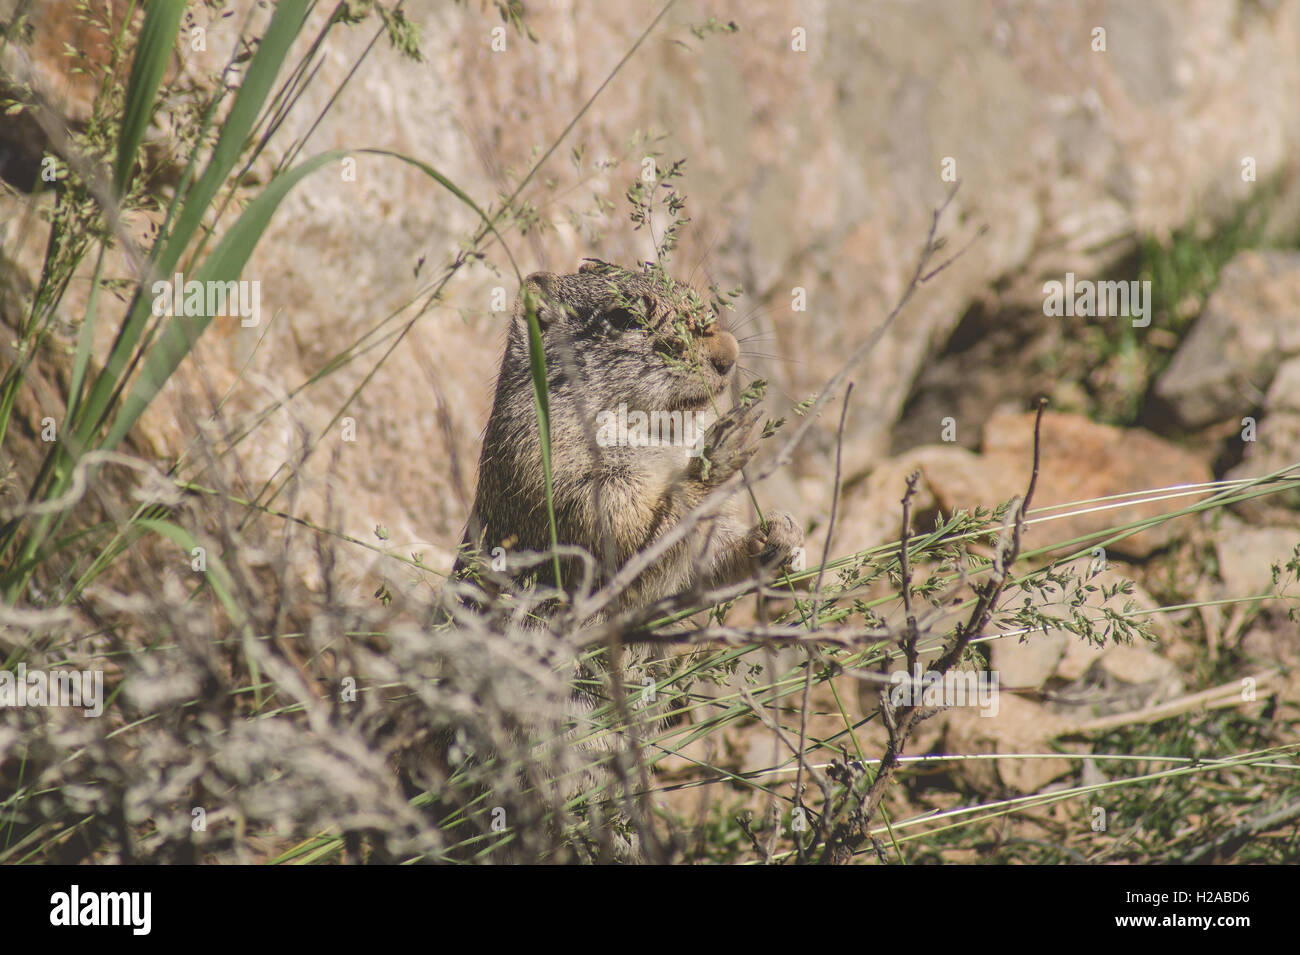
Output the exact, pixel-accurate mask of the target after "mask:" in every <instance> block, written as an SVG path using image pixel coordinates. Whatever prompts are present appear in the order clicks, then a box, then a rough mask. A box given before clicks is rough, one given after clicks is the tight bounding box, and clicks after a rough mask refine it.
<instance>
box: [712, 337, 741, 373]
mask: <svg viewBox="0 0 1300 955" xmlns="http://www.w3.org/2000/svg"><path fill="white" fill-rule="evenodd" d="M704 354H705V355H706V356H707V357H708V359H709V363H710V364H712V365H713V367H714V368H715V369H717V372H718V374H719V375H725V374H726V373H727V372H729V371H731V369H732V367H733V366H734V365H735V364H736V359H737V358H738V357H740V343H739V342H737V341H736V336H735V335H733V334H731V332H724V331H721V330H715V331H710V332H709V333H708V334H707V335H705V336H704Z"/></svg>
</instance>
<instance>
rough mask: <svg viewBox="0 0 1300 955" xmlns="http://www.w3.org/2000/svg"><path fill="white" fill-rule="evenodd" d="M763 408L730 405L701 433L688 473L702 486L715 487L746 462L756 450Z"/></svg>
mask: <svg viewBox="0 0 1300 955" xmlns="http://www.w3.org/2000/svg"><path fill="white" fill-rule="evenodd" d="M762 413H763V409H762V407H761V406H760V405H757V404H754V405H750V406H748V407H739V408H732V409H731V410H730V411H728V412H727V413H726V414H725V415H723V416H722V417H721V418H719V419H718V420H717V421H715V422H713V426H712V427H711V428H709V430H708V431H706V432H705V434H704V441H703V450H702V451H701V452H700V454H699V456H698V457H696V458H694V459H692V461H691V476H692V477H694V478H695V479H696V480H697V481H699V482H700V483H701V484H703V485H704V486H705V487H717V486H718V485H719V484H721V483H723V482H724V481H726V480H727V478H729V477H731V476H732V475H733V474H735V473H736V472H737V471H739V470H740V469H741V468H743V467H744V466H745V465H746V464H748V463H749V459H750V458H752V457H753V456H754V452H755V451H757V450H758V439H759V435H758V433H757V432H755V430H754V425H756V424H758V419H759V418H760V417H761V416H762Z"/></svg>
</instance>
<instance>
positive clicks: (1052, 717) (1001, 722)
mask: <svg viewBox="0 0 1300 955" xmlns="http://www.w3.org/2000/svg"><path fill="white" fill-rule="evenodd" d="M946 714H947V717H948V725H947V730H948V731H947V735H946V737H945V739H944V745H945V747H946V749H947V751H948V752H950V753H1041V752H1043V751H1044V749H1045V748H1046V747H1047V745H1048V743H1049V741H1050V740H1051V739H1052V738H1053V737H1054V736H1056V735H1057V734H1059V733H1062V732H1064V731H1065V730H1066V729H1068V728H1069V725H1070V721H1069V720H1068V719H1067V718H1065V717H1062V716H1058V715H1057V714H1055V713H1052V712H1050V711H1049V710H1048V709H1047V708H1046V707H1044V706H1042V705H1041V704H1038V703H1035V702H1033V701H1032V700H1026V699H1024V698H1023V697H1020V696H1017V695H1016V694H1014V693H1000V694H999V695H998V712H997V715H996V716H982V715H981V714H980V710H978V709H976V708H974V707H954V708H953V709H951V710H947V711H946ZM975 762H976V764H975V765H971V766H967V765H959V766H958V771H959V772H961V773H962V774H963V775H965V776H966V777H967V778H968V779H970V780H971V782H972V783H974V784H975V785H985V786H987V785H988V777H989V775H990V774H989V771H988V764H987V762H986V761H984V760H978V761H975ZM980 764H983V765H980ZM994 766H995V767H996V775H997V778H998V779H999V780H1000V781H1001V783H1002V784H1003V785H1004V786H1006V787H1007V788H1009V789H1011V790H1013V791H1015V792H1022V793H1030V792H1038V791H1039V790H1041V789H1042V788H1043V787H1044V786H1046V785H1047V784H1048V783H1050V782H1051V781H1052V780H1054V779H1058V778H1060V777H1061V776H1064V775H1065V774H1067V773H1069V772H1070V771H1071V769H1073V768H1074V763H1072V762H1071V761H1070V760H1068V759H1003V760H998V761H997V762H996V763H994Z"/></svg>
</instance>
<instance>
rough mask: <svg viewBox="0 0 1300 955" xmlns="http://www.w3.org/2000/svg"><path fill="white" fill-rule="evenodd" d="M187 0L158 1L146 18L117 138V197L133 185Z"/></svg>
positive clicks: (115, 178)
mask: <svg viewBox="0 0 1300 955" xmlns="http://www.w3.org/2000/svg"><path fill="white" fill-rule="evenodd" d="M184 12H185V0H154V2H153V3H150V4H149V6H148V10H147V11H146V13H145V17H144V27H143V28H142V29H141V30H140V43H139V45H138V46H137V47H136V51H135V60H134V61H132V63H131V79H130V80H129V81H128V83H127V88H126V104H125V110H124V113H123V115H122V131H121V134H120V135H119V136H118V139H117V166H116V168H115V169H114V172H113V188H114V194H115V195H117V196H121V195H123V194H124V193H125V192H126V189H127V186H129V185H130V183H131V175H132V173H133V172H134V171H135V156H136V153H137V152H139V151H140V141H141V140H143V139H144V131H145V129H146V128H147V127H148V126H149V119H150V117H151V116H152V115H153V107H154V98H155V97H156V96H157V94H158V84H159V83H161V82H162V78H163V73H164V72H165V71H166V69H167V61H168V60H170V59H171V55H172V44H174V43H175V42H176V34H177V31H178V30H180V25H181V14H182V13H184Z"/></svg>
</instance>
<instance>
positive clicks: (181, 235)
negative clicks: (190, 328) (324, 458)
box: [78, 0, 308, 446]
mask: <svg viewBox="0 0 1300 955" xmlns="http://www.w3.org/2000/svg"><path fill="white" fill-rule="evenodd" d="M307 7H308V0H282V2H281V3H280V4H279V5H278V6H277V7H276V10H275V15H274V17H273V18H272V20H271V25H270V26H269V27H268V28H267V31H266V35H265V36H263V37H262V39H261V42H260V43H259V44H258V47H257V53H256V54H254V56H253V59H252V61H251V62H250V63H249V67H248V72H247V73H246V74H245V77H244V82H243V84H242V85H241V86H240V88H239V93H238V94H237V95H236V96H235V102H234V103H233V104H232V105H231V108H230V115H229V116H227V117H226V120H225V122H224V123H222V125H221V135H220V137H219V138H218V139H217V144H216V146H215V147H214V148H213V151H212V158H211V159H210V160H209V161H208V165H207V167H206V168H205V169H204V171H203V175H202V176H201V177H200V179H199V181H198V183H196V184H195V186H194V189H193V190H192V191H191V193H190V195H189V197H188V198H187V199H186V202H185V206H184V208H183V209H182V210H181V213H180V216H179V218H178V219H177V223H176V228H175V229H174V230H173V231H172V233H171V234H170V235H169V236H167V237H166V238H165V239H163V238H161V237H160V239H159V241H160V242H163V243H164V245H163V247H162V251H161V253H160V254H158V255H157V256H156V257H155V261H156V262H157V270H158V274H160V275H164V276H169V275H170V274H171V272H172V270H173V269H174V268H175V267H176V263H177V262H179V261H180V258H181V255H182V254H183V253H184V251H185V249H186V248H187V247H188V245H189V242H190V239H191V238H193V236H194V232H195V231H196V230H197V229H198V226H199V224H200V223H201V222H202V221H203V216H204V215H205V214H206V213H207V211H208V208H209V206H211V204H212V201H213V199H214V198H215V197H216V194H217V191H218V190H219V189H220V188H221V185H222V183H224V182H225V181H226V179H227V177H228V176H229V175H230V171H231V169H233V168H234V165H235V163H236V162H237V161H238V159H239V155H240V153H241V152H242V151H243V148H244V145H245V143H246V141H247V138H248V134H249V132H250V131H251V130H252V128H253V124H254V123H255V122H256V120H257V116H258V114H259V112H260V111H261V109H262V106H263V105H264V104H265V102H266V98H267V96H268V95H269V93H270V90H271V86H272V84H273V83H274V82H275V78H276V75H277V74H278V73H279V70H280V66H281V64H282V63H283V62H284V58H285V56H286V54H287V53H288V50H289V47H290V46H291V45H292V43H293V41H294V40H295V39H296V38H297V36H298V33H299V32H300V31H301V29H302V25H303V21H304V20H305V19H306V11H307ZM144 291H145V290H143V289H142V290H141V293H140V294H139V295H138V296H137V298H136V301H135V305H134V307H133V308H132V309H131V313H130V316H129V317H128V318H127V320H126V322H125V323H124V324H123V326H122V330H121V331H120V332H119V334H118V337H117V340H116V341H115V342H114V343H113V347H112V350H111V351H110V352H109V356H108V361H107V362H105V365H104V370H103V371H102V372H101V373H100V374H99V376H98V377H97V378H96V379H95V384H94V386H93V387H92V388H91V393H90V397H89V398H88V399H87V400H86V403H85V408H84V411H83V414H82V417H81V421H80V424H79V427H78V438H79V439H80V441H81V444H82V445H83V446H84V445H85V444H86V443H87V441H89V439H90V437H91V435H93V433H94V432H95V431H96V430H97V429H98V428H99V427H100V425H101V424H102V423H103V421H104V420H105V419H106V417H107V416H108V413H109V407H110V405H111V403H112V401H113V395H114V394H115V393H116V392H117V391H118V389H119V388H120V387H121V385H122V378H123V376H124V375H125V372H126V367H127V363H128V362H129V361H130V357H131V354H132V352H133V351H134V349H135V347H136V345H137V344H138V343H139V341H140V339H141V337H142V335H143V334H144V329H145V325H146V323H147V322H148V319H149V314H150V311H149V304H150V297H149V296H147V295H145V294H144Z"/></svg>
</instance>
